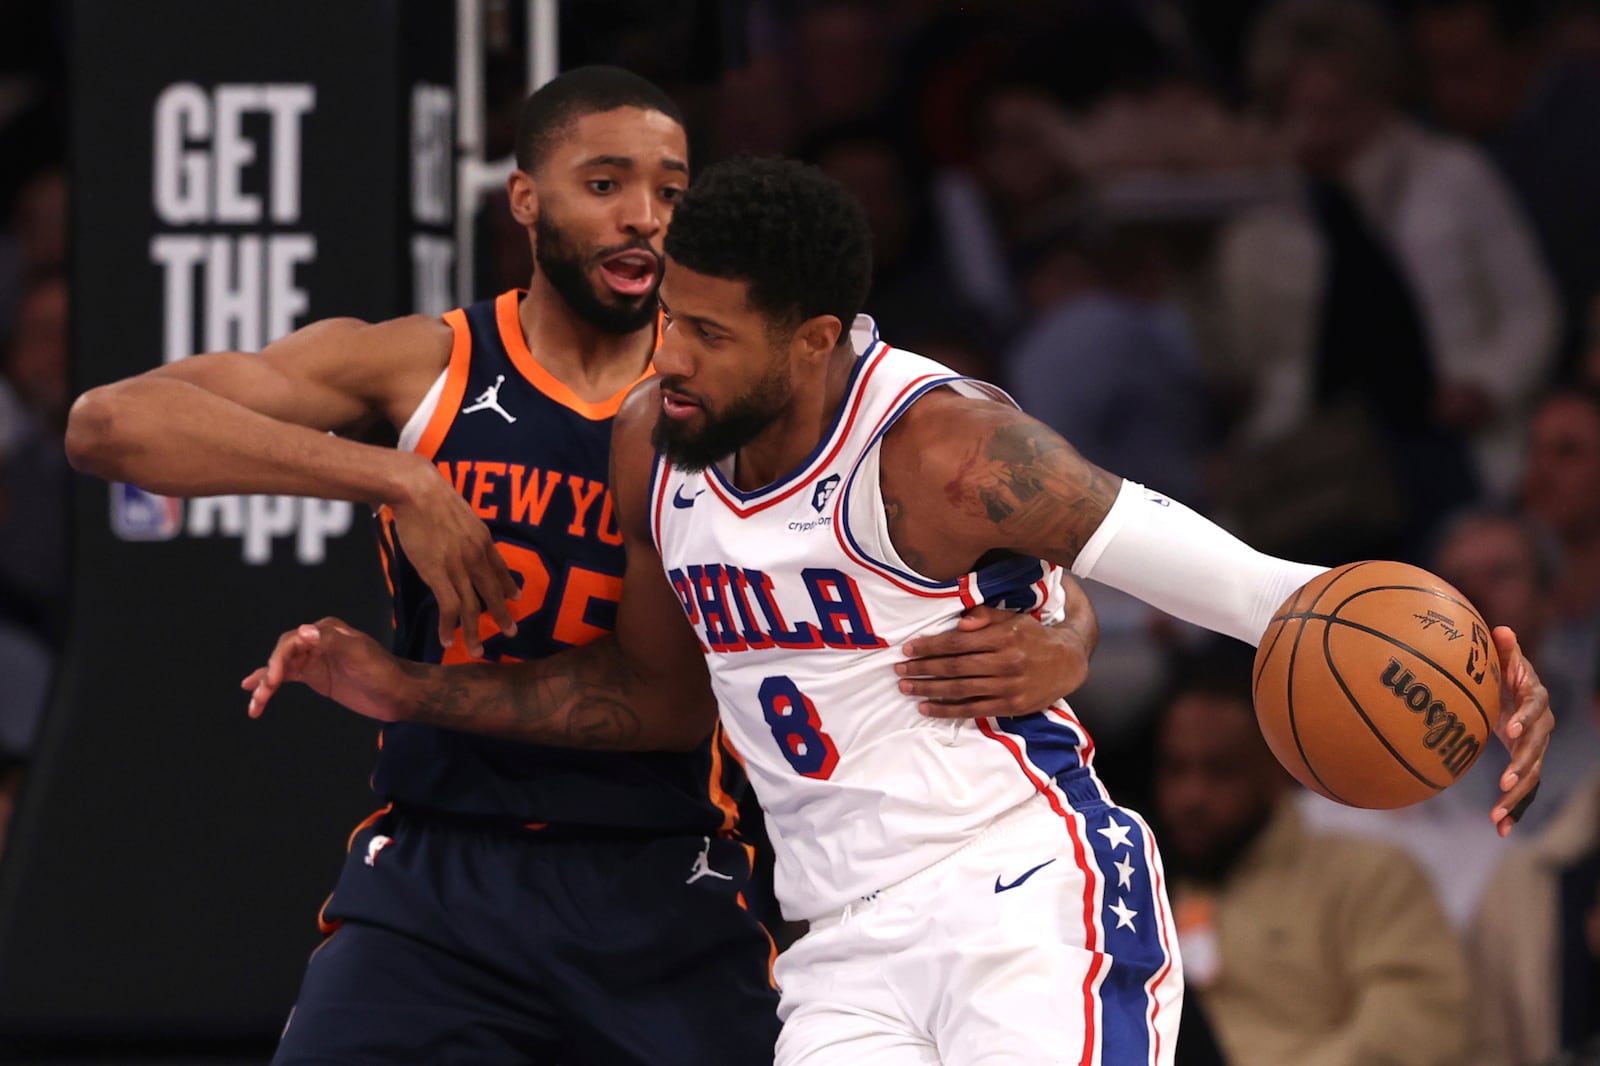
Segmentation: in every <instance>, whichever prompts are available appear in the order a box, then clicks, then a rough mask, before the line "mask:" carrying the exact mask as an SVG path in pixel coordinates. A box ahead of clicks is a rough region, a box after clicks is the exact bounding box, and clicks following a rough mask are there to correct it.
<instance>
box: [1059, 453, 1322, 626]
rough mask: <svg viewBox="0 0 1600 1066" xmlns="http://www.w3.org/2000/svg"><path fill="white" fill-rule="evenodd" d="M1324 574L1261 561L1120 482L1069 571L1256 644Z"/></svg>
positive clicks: (1217, 531)
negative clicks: (1277, 614) (1288, 603)
mask: <svg viewBox="0 0 1600 1066" xmlns="http://www.w3.org/2000/svg"><path fill="white" fill-rule="evenodd" d="M1326 570H1327V567H1323V566H1309V565H1307V564H1305V563H1291V562H1285V561H1284V560H1282V559H1274V558H1273V557H1272V556H1270V555H1263V554H1262V553H1261V552H1258V551H1256V550H1255V549H1254V548H1252V547H1250V546H1249V545H1248V544H1245V543H1244V542H1243V541H1241V540H1240V539H1239V538H1238V537H1235V536H1234V535H1233V534H1232V533H1229V532H1228V531H1227V530H1225V529H1223V528H1222V527H1220V526H1218V525H1216V524H1215V523H1213V522H1211V521H1209V520H1208V519H1205V518H1202V517H1201V516H1200V515H1198V514H1196V513H1195V512H1194V511H1192V510H1190V509H1189V508H1187V507H1185V506H1184V505H1183V504H1181V503H1178V502H1177V501H1176V500H1169V499H1167V498H1166V497H1165V496H1161V495H1158V494H1157V493H1154V492H1151V491H1150V490H1149V489H1146V488H1145V487H1144V486H1143V485H1136V484H1134V483H1133V482H1131V481H1124V482H1123V483H1122V489H1121V491H1120V492H1118V493H1117V499H1116V502H1115V503H1113V504H1112V505H1111V510H1110V511H1109V512H1108V513H1107V514H1106V517H1105V521H1104V522H1102V523H1101V524H1100V528H1099V529H1097V530H1095V532H1094V535H1093V536H1092V537H1090V538H1089V542H1088V543H1087V544H1085V545H1084V546H1083V551H1081V552H1079V553H1078V559H1077V561H1076V562H1075V563H1073V564H1072V572H1073V573H1074V574H1077V575H1078V576H1079V577H1086V578H1092V579H1094V580H1095V581H1098V582H1100V583H1101V584H1104V585H1110V586H1111V587H1112V588H1115V589H1120V590H1122V591H1123V592H1126V593H1128V594H1129V595H1130V596H1136V597H1138V598H1139V599H1141V600H1143V601H1144V602H1145V603H1148V604H1149V605H1150V606H1152V607H1155V608H1158V609H1159V610H1162V611H1165V612H1166V613H1167V614H1170V615H1172V616H1174V617H1175V618H1181V619H1183V620H1184V621H1186V622H1193V623H1194V624H1195V625H1197V626H1204V627H1205V628H1206V629H1210V630H1212V631H1214V632H1217V633H1225V634H1227V635H1228V636H1230V637H1237V638H1238V639H1239V640H1242V641H1244V642H1245V643H1247V644H1259V643H1260V642H1261V635H1262V634H1263V633H1265V632H1266V629H1267V623H1269V622H1271V621H1272V614H1273V612H1274V611H1276V610H1277V609H1278V607H1279V606H1280V605H1281V604H1282V603H1283V601H1284V600H1286V599H1288V598H1289V594H1290V593H1292V592H1294V591H1295V589H1298V588H1299V587H1300V586H1301V585H1304V584H1305V583H1306V582H1307V581H1310V580H1311V579H1312V578H1314V577H1316V576H1317V575H1318V574H1321V573H1323V572H1325V571H1326Z"/></svg>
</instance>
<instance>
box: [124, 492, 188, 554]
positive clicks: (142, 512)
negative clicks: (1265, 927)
mask: <svg viewBox="0 0 1600 1066" xmlns="http://www.w3.org/2000/svg"><path fill="white" fill-rule="evenodd" d="M182 529H183V501H182V500H180V499H178V498H176V497H174V496H158V495H156V494H155V493H153V492H146V491H145V490H144V489H141V488H140V487H139V486H137V485H128V484H125V483H123V482H120V481H113V482H112V483H111V532H113V533H115V534H116V535H117V539H118V540H135V541H137V540H171V539H172V538H173V537H176V536H177V535H178V533H179V531H180V530H182Z"/></svg>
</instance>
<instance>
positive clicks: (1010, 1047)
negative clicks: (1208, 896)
mask: <svg viewBox="0 0 1600 1066" xmlns="http://www.w3.org/2000/svg"><path fill="white" fill-rule="evenodd" d="M1084 776H1085V777H1087V775H1084ZM1068 791H1069V792H1071V793H1074V795H1073V796H1072V798H1071V799H1070V800H1069V799H1068V797H1067V792H1063V791H1061V790H1058V789H1052V791H1051V794H1049V795H1038V796H1035V797H1033V798H1032V799H1030V800H1028V801H1026V802H1025V803H1023V804H1021V805H1020V806H1018V807H1016V808H1015V809H1013V810H1012V811H1010V812H1008V813H1007V814H1005V815H1003V816H1001V817H1000V818H998V819H996V820H995V822H994V823H993V824H992V825H991V826H990V827H989V828H988V829H987V830H985V831H984V832H983V833H982V834H980V835H979V836H977V837H975V838H974V839H973V841H972V842H971V843H969V844H967V845H966V846H964V847H963V848H962V849H961V850H959V851H957V852H956V853H954V854H953V855H951V856H949V857H948V858H946V859H944V860H942V861H940V862H938V863H935V864H934V865H933V866H930V867H929V868H927V869H926V870H923V871H922V872H920V873H918V874H915V875H913V876H912V877H910V878H908V879H907V880H905V881H902V882H900V883H899V884H897V885H894V886H892V887H890V888H886V889H884V890H882V891H880V892H878V893H876V894H874V895H873V896H871V897H869V898H867V899H865V900H862V901H860V902H858V903H854V904H852V905H851V906H850V907H848V908H846V909H845V910H844V911H843V912H841V913H839V914H835V915H830V916H827V917H824V918H822V919H820V920H817V921H814V922H812V923H811V929H810V931H809V932H808V933H807V934H806V935H805V936H804V937H802V938H801V939H800V940H799V941H798V942H797V943H796V944H795V945H794V946H793V947H791V948H790V949H789V950H788V951H786V952H784V953H783V955H782V956H780V957H779V959H778V964H777V970H776V976H777V980H778V984H779V986H780V987H781V989H782V1000H781V1003H780V1005H779V1008H778V1013H779V1015H780V1017H782V1018H783V1020H784V1028H783V1034H782V1036H781V1037H780V1038H779V1040H778V1052H777V1061H776V1066H834V1064H839V1066H913V1064H916V1066H932V1064H943V1066H968V1064H976V1063H986V1064H988V1063H994V1064H1000V1063H1016V1064H1022V1063H1028V1064H1034V1063H1038V1064H1044V1063H1050V1064H1055V1063H1063V1064H1073V1066H1170V1064H1171V1063H1172V1061H1173V1047H1174V1044H1175V1042H1176V1039H1177V1033H1178V1014H1179V1011H1180V1009H1181V1006H1182V1001H1183V976H1182V968H1181V965H1180V963H1179V959H1178V941H1177V933H1176V927H1175V926H1174V924H1173V920H1172V911H1171V907H1170V906H1169V905H1168V903H1167V897H1166V891H1165V887H1164V877H1165V875H1164V874H1163V872H1162V869H1161V858H1160V854H1159V853H1158V852H1157V850H1156V846H1155V842H1154V840H1153V839H1152V838H1151V835H1150V830H1149V827H1148V826H1146V825H1145V822H1144V820H1143V819H1142V818H1140V817H1139V816H1138V815H1137V814H1135V813H1134V812H1132V811H1129V810H1127V809H1125V808H1122V807H1116V806H1111V805H1109V804H1107V803H1105V802H1103V801H1101V800H1099V799H1098V797H1096V796H1094V795H1093V792H1098V785H1095V786H1094V787H1093V790H1092V791H1091V790H1090V789H1087V788H1085V789H1082V790H1080V789H1071V790H1068ZM1085 801H1087V802H1085Z"/></svg>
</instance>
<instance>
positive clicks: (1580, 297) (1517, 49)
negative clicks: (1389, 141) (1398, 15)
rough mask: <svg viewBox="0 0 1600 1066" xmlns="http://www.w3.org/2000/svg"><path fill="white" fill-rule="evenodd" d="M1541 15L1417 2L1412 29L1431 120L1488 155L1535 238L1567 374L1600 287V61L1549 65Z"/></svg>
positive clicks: (1526, 5) (1459, 1) (1445, 1)
mask: <svg viewBox="0 0 1600 1066" xmlns="http://www.w3.org/2000/svg"><path fill="white" fill-rule="evenodd" d="M1543 10H1544V9H1543V7H1542V5H1539V4H1535V3H1530V2H1529V0H1419V2H1418V3H1417V4H1416V6H1415V7H1414V8H1413V10H1412V18H1411V29H1412V39H1413V40H1414V41H1415V43H1416V50H1417V55H1418V57H1419V58H1420V59H1421V61H1422V75H1423V77H1422V85H1423V88H1424V95H1425V99H1426V103H1427V106H1428V109H1429V111H1430V112H1431V114H1432V115H1433V117H1434V118H1436V119H1437V120H1438V121H1439V123H1440V124H1441V125H1442V126H1443V127H1444V128H1445V129H1446V130H1448V131H1449V132H1451V133H1454V134H1457V135H1459V136H1462V137H1466V138H1469V139H1471V140H1473V141H1476V142H1477V143H1478V144H1479V145H1480V146H1481V147H1482V148H1483V150H1484V151H1485V152H1487V153H1488V155H1489V157H1490V158H1491V159H1492V160H1493V161H1494V163H1495V165H1496V166H1497V167H1498V168H1499V169H1500V172H1501V173H1502V174H1503V175H1505V178H1506V181H1507V182H1508V183H1509V184H1510V186H1511V188H1512V189H1513V191H1515V193H1516V194H1517V199H1518V201H1519V203H1520V205H1521V207H1522V210H1523V211H1524V212H1525V213H1526V215H1527V217H1528V220H1529V221H1530V222H1531V223H1532V224H1533V228H1534V230H1535V231H1536V232H1537V234H1538V237H1539V243H1540V246H1541V247H1542V249H1543V251H1544V256H1545V260H1546V262H1547V263H1548V264H1549V266H1550V272H1551V274H1552V276H1553V277H1554V279H1555V283H1556V286H1557V289H1558V290H1559V292H1560V296H1561V303H1562V310H1563V338H1562V345H1561V349H1562V353H1563V356H1564V359H1563V367H1564V368H1565V369H1570V367H1571V364H1572V359H1573V358H1574V357H1575V356H1576V354H1577V351H1578V348H1579V345H1580V344H1581V342H1582V340H1583V335H1584V319H1585V317H1586V314H1587V310H1588V304H1589V300H1590V297H1591V296H1592V295H1593V294H1594V293H1595V292H1596V291H1597V290H1600V197H1597V196H1595V190H1596V189H1597V188H1600V60H1597V59H1596V58H1585V59H1570V58H1569V59H1564V60H1563V59H1554V58H1552V57H1551V55H1550V51H1551V49H1550V48H1549V47H1548V41H1549V38H1548V37H1547V36H1546V35H1545V34H1544V33H1542V32H1541V30H1542V29H1543V27H1542V26H1541V17H1542V15H1543Z"/></svg>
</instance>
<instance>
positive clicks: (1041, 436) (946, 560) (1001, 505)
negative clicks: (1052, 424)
mask: <svg viewBox="0 0 1600 1066" xmlns="http://www.w3.org/2000/svg"><path fill="white" fill-rule="evenodd" d="M881 471H882V473H881V482H882V486H883V492H884V496H885V499H886V500H887V501H890V502H889V504H888V510H889V514H890V516H891V517H890V523H889V532H890V536H891V538H892V539H893V540H894V544H895V547H896V548H897V549H899V550H900V552H901V554H902V555H903V556H904V558H905V559H906V561H907V562H912V563H913V565H916V566H918V568H919V569H921V570H922V572H923V573H924V574H925V575H926V576H928V577H930V578H936V579H941V580H951V579H953V578H955V577H956V576H958V575H960V574H962V573H964V572H965V571H966V570H968V569H971V568H972V566H973V565H974V564H975V562H976V561H977V560H979V559H981V558H982V557H983V556H985V555H986V554H988V553H989V552H992V551H997V550H1000V551H1010V552H1016V553H1019V554H1023V555H1033V556H1038V557H1040V558H1043V559H1048V560H1050V561H1051V562H1054V563H1059V564H1060V565H1062V566H1066V567H1070V568H1071V569H1072V570H1073V572H1074V573H1076V574H1078V575H1079V576H1080V577H1093V578H1095V579H1096V580H1098V581H1102V582H1104V583H1105V584H1108V585H1111V586H1113V587H1115V588H1119V589H1121V590H1123V591H1124V592H1128V593H1131V594H1132V595H1134V596H1137V597H1138V598H1139V599H1142V600H1144V601H1145V602H1146V603H1149V604H1150V605H1152V606H1154V607H1157V608H1159V609H1160V610H1163V611H1166V612H1167V613H1168V614H1171V615H1174V616H1176V617H1178V618H1182V619H1185V620H1187V621H1190V622H1193V623H1195V624H1197V625H1201V626H1204V627H1206V628H1207V629H1212V630H1215V631H1216V632H1219V633H1225V634H1227V635H1229V636H1233V637H1237V638H1238V639H1240V640H1244V641H1247V642H1250V643H1255V642H1256V641H1257V640H1259V639H1260V636H1261V633H1262V631H1263V630H1264V629H1265V628H1266V625H1267V621H1268V619H1270V618H1271V615H1272V611H1273V610H1274V609H1275V608H1276V607H1277V606H1278V605H1279V604H1280V603H1282V602H1283V600H1284V599H1285V598H1286V597H1287V596H1288V595H1289V594H1290V593H1291V592H1293V591H1294V590H1295V589H1296V588H1298V587H1300V586H1301V585H1302V584H1304V583H1305V582H1306V581H1308V580H1310V579H1311V578H1312V577H1314V576H1316V575H1317V574H1318V573H1321V571H1322V568H1321V567H1313V566H1304V565H1301V564H1298V563H1290V562H1286V561H1284V560H1281V559H1274V558H1272V557H1270V556H1267V555H1263V554H1261V553H1260V552H1257V551H1255V550H1254V549H1252V548H1250V547H1249V546H1248V545H1245V544H1243V543H1241V542H1240V541H1239V540H1237V539H1236V538H1234V537H1233V536H1232V535H1230V534H1228V533H1227V532H1226V531H1224V530H1222V529H1220V528H1218V527H1217V526H1215V525H1213V524H1212V523H1211V522H1209V521H1207V520H1206V519H1204V518H1202V517H1201V516H1200V515H1197V514H1195V513H1194V512H1193V511H1191V510H1189V509H1188V508H1187V507H1184V506H1183V505H1182V504H1179V503H1177V502H1176V501H1173V500H1169V499H1167V498H1165V497H1163V496H1159V495H1157V494H1155V493H1152V492H1148V491H1147V490H1145V489H1143V488H1142V487H1141V486H1138V485H1134V484H1132V483H1129V482H1125V481H1122V480H1121V479H1120V478H1117V477H1114V476H1112V475H1110V474H1108V473H1106V472H1105V471H1104V470H1101V469H1100V468H1099V467H1097V466H1095V465H1094V464H1093V463H1090V462H1089V461H1087V460H1086V459H1084V458H1083V456H1081V455H1079V454H1078V453H1077V452H1076V451H1075V450H1074V449H1073V448H1072V446H1071V445H1069V444H1068V443H1067V442H1066V441H1064V440H1062V439H1061V437H1059V436H1058V435H1057V434H1056V433H1055V432H1054V431H1052V430H1051V429H1050V428H1049V427H1047V426H1045V425H1043V424H1041V423H1039V422H1037V421H1035V420H1034V419H1032V418H1029V417H1028V416H1027V415H1025V414H1023V413H1022V412H1020V411H1017V410H1015V409H1014V408H1010V407H1007V406H1004V405H1001V404H996V403H993V402H990V401H987V400H974V399H968V398H964V397H961V396H957V395H955V394H954V393H951V392H948V391H944V392H936V393H933V394H930V395H929V396H927V397H926V398H924V399H923V400H922V401H921V402H919V403H917V404H916V405H915V406H913V407H912V408H911V410H910V411H908V412H907V413H906V415H905V416H904V417H903V418H902V419H901V421H900V422H899V423H897V424H896V426H895V427H894V428H893V429H892V430H891V431H890V432H889V433H888V434H887V435H886V436H885V438H884V442H883V459H882V465H881Z"/></svg>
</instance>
